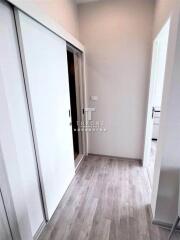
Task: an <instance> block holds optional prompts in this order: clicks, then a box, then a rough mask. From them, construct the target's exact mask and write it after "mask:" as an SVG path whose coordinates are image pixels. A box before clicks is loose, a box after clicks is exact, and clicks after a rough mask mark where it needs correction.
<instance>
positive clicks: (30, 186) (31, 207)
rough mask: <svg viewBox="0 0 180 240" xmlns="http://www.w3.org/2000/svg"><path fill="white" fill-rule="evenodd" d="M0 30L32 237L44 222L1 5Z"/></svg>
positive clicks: (11, 32) (10, 31) (10, 24)
mask: <svg viewBox="0 0 180 240" xmlns="http://www.w3.org/2000/svg"><path fill="white" fill-rule="evenodd" d="M0 29H1V30H0V31H1V37H0V53H1V57H0V69H1V74H2V77H1V87H2V86H4V89H5V94H6V101H7V105H8V109H7V110H8V113H9V117H10V121H11V128H12V133H13V141H14V144H15V148H16V153H17V160H18V166H19V168H20V176H19V175H18V177H19V178H21V181H22V185H23V187H24V193H25V198H24V202H25V204H26V205H27V208H28V215H29V220H30V224H31V231H32V235H33V236H34V235H35V233H36V232H37V231H38V229H39V227H40V226H41V224H42V223H43V221H44V214H43V208H42V202H41V194H40V188H39V181H38V172H37V165H36V157H35V151H34V145H33V139H32V131H31V126H30V119H29V112H28V105H27V100H26V92H25V87H24V79H23V72H22V65H21V59H20V52H19V45H18V40H17V32H16V26H15V21H14V14H13V10H12V9H11V7H10V6H9V5H8V4H7V3H5V2H0ZM9 131H10V130H9ZM12 166H13V163H12ZM14 174H16V173H14ZM17 188H18V186H17Z"/></svg>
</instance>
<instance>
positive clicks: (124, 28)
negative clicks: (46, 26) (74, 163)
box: [79, 0, 154, 159]
mask: <svg viewBox="0 0 180 240" xmlns="http://www.w3.org/2000/svg"><path fill="white" fill-rule="evenodd" d="M153 17H154V3H153V1H149V0H126V1H116V0H105V1H100V2H93V3H86V4H80V5H79V22H80V27H79V31H80V40H81V41H82V42H83V43H84V45H85V46H86V53H87V59H86V60H87V84H88V86H87V89H88V104H89V107H95V109H96V111H95V112H94V113H92V119H93V120H96V121H103V122H104V127H105V128H106V129H107V131H106V132H103V133H102V132H96V133H92V134H91V133H90V134H89V152H90V153H94V154H104V155H113V156H119V157H127V158H140V159H142V154H143V145H144V130H145V119H146V107H147V95H148V86H149V72H150V71H149V70H150V60H151V46H152V30H153ZM92 95H93V96H97V97H98V100H97V101H92V100H91V99H90V96H92Z"/></svg>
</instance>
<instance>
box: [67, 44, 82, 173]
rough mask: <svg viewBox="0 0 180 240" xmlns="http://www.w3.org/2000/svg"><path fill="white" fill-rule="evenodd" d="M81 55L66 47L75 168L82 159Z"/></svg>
mask: <svg viewBox="0 0 180 240" xmlns="http://www.w3.org/2000/svg"><path fill="white" fill-rule="evenodd" d="M80 60H81V53H80V52H79V51H77V50H76V49H74V48H73V47H71V46H67V61H68V73H69V92H70V105H71V109H70V115H71V122H72V135H73V147H74V161H75V167H76V168H77V167H78V165H79V164H80V162H81V160H82V158H83V157H84V154H83V153H84V151H83V136H82V132H81V131H80V124H81V122H82V118H83V116H82V115H83V111H82V110H83V108H82V105H83V99H82V91H83V89H82V84H81V80H82V79H81V78H82V75H81V66H80Z"/></svg>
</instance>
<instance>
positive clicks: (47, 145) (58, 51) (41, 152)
mask: <svg viewBox="0 0 180 240" xmlns="http://www.w3.org/2000/svg"><path fill="white" fill-rule="evenodd" d="M16 19H17V26H18V33H19V38H20V46H21V51H22V54H23V66H24V71H25V76H26V77H25V79H26V87H27V92H28V98H29V104H30V109H31V117H32V122H33V127H34V135H35V141H36V151H37V154H38V158H39V167H40V170H41V180H42V187H43V191H44V197H45V198H44V200H45V204H46V210H47V213H46V214H47V215H48V216H47V217H48V218H50V217H51V216H52V214H53V213H54V211H55V209H56V207H57V206H58V203H59V201H60V200H61V198H62V196H63V194H64V192H65V191H66V189H67V187H68V185H69V183H70V181H71V180H72V178H73V176H74V159H73V143H72V129H71V124H70V122H71V120H70V117H69V109H70V100H69V86H68V68H67V53H66V42H65V41H64V40H63V39H61V38H59V37H58V36H57V35H55V34H54V33H52V32H51V31H49V30H48V29H46V28H45V27H43V26H42V25H40V24H39V23H38V22H36V21H34V20H33V19H31V18H30V17H28V16H27V15H25V14H23V13H22V12H20V11H17V12H16Z"/></svg>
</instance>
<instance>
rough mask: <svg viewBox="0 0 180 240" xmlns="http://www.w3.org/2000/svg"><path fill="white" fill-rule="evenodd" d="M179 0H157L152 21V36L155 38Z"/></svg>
mask: <svg viewBox="0 0 180 240" xmlns="http://www.w3.org/2000/svg"><path fill="white" fill-rule="evenodd" d="M178 2H179V0H157V3H156V10H155V21H154V35H155V36H156V35H157V34H158V33H159V31H160V30H161V28H162V27H163V25H164V24H165V22H166V21H167V19H168V18H169V15H170V14H171V12H172V11H173V10H174V9H175V8H176V5H177V4H178Z"/></svg>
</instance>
